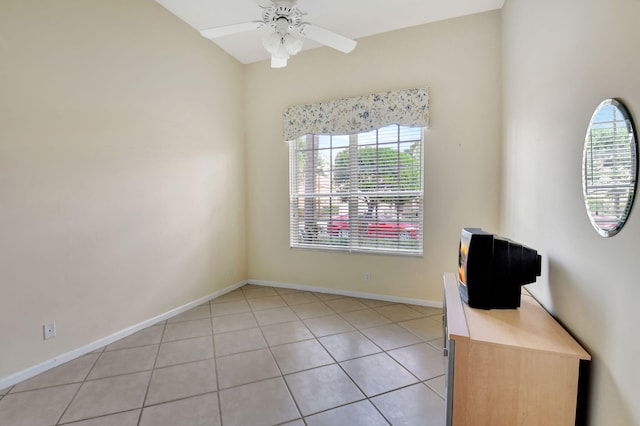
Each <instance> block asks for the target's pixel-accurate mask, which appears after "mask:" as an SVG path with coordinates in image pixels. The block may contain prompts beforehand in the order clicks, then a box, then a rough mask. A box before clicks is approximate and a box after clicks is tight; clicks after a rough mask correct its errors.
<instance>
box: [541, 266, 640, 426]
mask: <svg viewBox="0 0 640 426" xmlns="http://www.w3.org/2000/svg"><path fill="white" fill-rule="evenodd" d="M548 271H549V273H548V277H549V294H550V296H549V297H550V299H551V303H552V306H553V309H554V311H555V312H552V313H551V314H552V315H553V316H554V318H555V319H556V320H557V321H558V322H559V323H560V324H561V325H562V326H563V327H564V328H565V329H566V330H567V331H568V332H569V333H570V334H571V335H572V336H573V338H574V339H576V340H577V341H578V343H580V344H581V345H582V346H583V347H584V348H585V350H586V351H587V352H589V354H590V355H591V362H585V361H583V362H582V363H581V365H580V383H579V385H578V408H577V416H576V425H587V424H591V423H593V422H591V423H589V419H594V418H596V417H598V418H602V417H603V415H605V416H608V417H609V418H611V416H612V415H613V416H615V417H613V418H611V420H612V423H611V424H616V425H621V426H622V425H629V426H631V425H633V424H634V422H633V416H632V412H631V410H630V407H629V406H628V399H627V398H625V397H624V396H623V395H622V394H621V393H620V389H619V388H618V387H617V386H616V383H615V381H614V380H613V375H612V374H611V371H610V369H609V368H608V367H607V364H606V361H604V360H603V357H602V355H601V353H598V352H595V351H594V348H592V347H590V346H589V344H588V342H587V341H585V340H588V341H590V342H599V343H598V347H599V348H610V347H611V346H610V343H608V342H607V340H608V337H609V336H608V333H607V332H606V330H608V329H609V328H608V326H607V315H606V313H605V312H604V311H603V310H602V304H601V303H598V301H597V300H589V298H587V294H586V293H585V292H584V291H580V284H579V280H577V279H576V278H575V277H573V276H571V275H570V274H569V273H568V271H567V269H565V268H564V267H563V266H562V264H560V263H559V262H556V261H554V260H553V259H549V269H548ZM558 312H560V313H562V312H568V313H569V314H570V315H565V317H566V318H574V320H573V321H575V318H578V321H585V320H586V319H587V318H588V321H589V324H588V328H589V338H588V339H585V340H583V339H580V338H579V337H578V336H575V335H573V333H572V332H571V328H570V327H568V326H567V325H566V324H565V323H564V322H563V321H562V319H561V318H558V317H556V313H558ZM571 314H572V315H573V316H572V315H571ZM596 400H597V401H599V402H600V406H606V407H615V409H613V411H612V412H611V413H600V415H599V416H595V417H594V413H592V410H591V407H594V406H595V404H594V402H595V401H596ZM604 400H607V402H606V403H604ZM603 403H604V405H602V404H603ZM614 419H615V420H614Z"/></svg>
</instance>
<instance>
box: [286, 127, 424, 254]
mask: <svg viewBox="0 0 640 426" xmlns="http://www.w3.org/2000/svg"><path fill="white" fill-rule="evenodd" d="M289 144H290V206H291V221H290V224H291V229H290V239H291V246H292V247H298V248H315V249H327V250H339V251H356V252H377V253H393V254H407V255H421V254H422V246H423V244H422V235H423V232H422V224H423V213H422V212H423V180H424V179H423V158H422V156H423V132H422V128H421V127H408V126H399V125H396V124H393V125H388V126H385V127H382V128H379V129H374V130H371V131H367V132H361V133H357V134H352V135H314V134H307V135H305V136H302V137H299V138H298V139H295V140H292V141H290V142H289Z"/></svg>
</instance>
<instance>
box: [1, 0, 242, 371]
mask: <svg viewBox="0 0 640 426" xmlns="http://www.w3.org/2000/svg"><path fill="white" fill-rule="evenodd" d="M0 58H2V66H0V94H1V95H0V325H1V327H0V342H1V343H0V346H1V347H2V349H1V350H0V378H2V377H5V376H7V375H9V374H11V373H15V372H17V371H20V370H23V369H25V368H27V367H31V366H33V365H35V364H37V363H39V362H42V361H45V360H50V359H52V358H54V357H55V356H57V355H59V354H62V353H66V352H68V351H71V350H74V349H77V348H79V347H82V346H83V345H86V344H88V343H90V342H93V341H96V340H98V339H100V338H103V337H105V336H108V335H110V334H112V333H114V332H117V331H120V330H122V329H125V328H126V327H129V326H131V325H134V324H137V323H139V322H141V321H144V320H147V319H149V318H153V317H154V316H156V315H159V314H162V313H165V312H167V311H169V310H171V309H172V308H175V307H178V306H181V305H183V304H185V303H188V302H191V301H193V300H196V299H198V298H200V297H203V296H206V295H208V294H211V293H212V292H214V291H216V290H218V289H221V288H224V287H226V286H228V285H230V284H232V283H236V282H239V281H242V280H244V279H245V278H246V269H245V268H246V257H245V256H246V247H245V241H246V236H245V218H244V204H245V201H244V194H245V190H244V148H243V138H244V136H243V123H242V117H243V106H242V102H243V82H244V80H243V78H244V77H243V67H242V66H241V65H240V64H239V63H238V62H236V61H235V60H233V59H232V58H231V57H229V56H228V55H226V54H225V53H224V52H222V51H221V50H219V49H218V48H216V47H215V46H214V45H213V44H212V43H211V42H209V41H207V40H205V39H203V38H201V37H200V36H199V35H198V34H197V32H196V31H194V30H192V29H190V28H189V27H188V26H187V25H185V24H184V23H182V22H181V21H179V20H178V19H176V18H175V17H174V16H172V15H171V14H170V13H169V12H167V11H166V10H164V9H163V8H162V7H160V6H159V5H158V4H156V3H155V2H153V1H152V0H137V1H130V0H92V1H82V0H75V1H73V0H57V1H37V0H3V1H2V2H0ZM228 272H231V274H230V276H229V274H228ZM53 320H55V321H56V322H57V327H58V337H57V338H55V339H53V340H48V341H46V342H45V341H43V338H42V325H43V324H44V323H45V322H48V321H53Z"/></svg>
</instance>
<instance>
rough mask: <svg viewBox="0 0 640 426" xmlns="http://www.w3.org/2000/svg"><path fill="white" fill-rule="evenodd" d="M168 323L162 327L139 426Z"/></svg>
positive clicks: (139, 417)
mask: <svg viewBox="0 0 640 426" xmlns="http://www.w3.org/2000/svg"><path fill="white" fill-rule="evenodd" d="M167 324H168V321H166V320H165V321H164V324H163V326H162V333H160V342H159V343H158V349H157V350H156V356H155V359H154V360H153V367H152V368H151V374H150V375H149V382H148V383H147V389H146V390H145V392H144V398H143V399H142V406H141V407H140V413H139V414H138V422H137V423H136V424H137V425H139V424H140V422H141V421H142V413H143V412H144V409H145V407H146V403H147V397H148V396H149V389H151V381H152V380H153V376H154V373H155V370H156V365H157V364H158V355H159V354H160V348H161V347H162V339H164V333H165V331H166V330H167Z"/></svg>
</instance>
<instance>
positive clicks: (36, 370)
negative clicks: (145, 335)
mask: <svg viewBox="0 0 640 426" xmlns="http://www.w3.org/2000/svg"><path fill="white" fill-rule="evenodd" d="M247 283H248V281H240V282H238V283H236V284H233V285H231V286H229V287H226V288H224V289H222V290H218V291H214V292H213V293H211V294H209V295H207V296H204V297H201V298H199V299H196V300H194V301H192V302H189V303H187V304H185V305H182V306H179V307H177V308H174V309H171V310H170V311H167V312H165V313H163V314H160V315H157V316H155V317H153V318H150V319H148V320H145V321H142V322H140V323H138V324H135V325H132V326H131V327H128V328H125V329H123V330H120V331H117V332H115V333H113V334H112V335H110V336H107V337H103V338H102V339H98V340H96V341H95V342H92V343H89V344H88V345H85V346H82V347H80V348H77V349H74V350H72V351H69V352H66V353H63V354H60V355H58V356H56V357H54V358H52V359H49V360H47V361H44V362H41V363H40V364H37V365H34V366H33V367H29V368H27V369H25V370H22V371H18V372H17V373H14V374H11V375H9V376H7V377H3V378H1V379H0V389H5V388H8V387H9V386H13V385H15V384H16V383H20V382H22V381H24V380H27V379H30V378H32V377H34V376H36V375H38V374H40V373H44V372H45V371H47V370H50V369H51V368H53V367H57V366H58V365H60V364H63V363H65V362H68V361H71V360H73V359H76V358H78V357H80V356H82V355H85V354H88V353H89V352H93V351H95V350H96V349H100V348H101V347H103V346H106V345H108V344H111V343H113V342H115V341H116V340H120V339H122V338H124V337H127V336H130V335H132V334H133V333H136V332H138V331H140V330H142V329H143V328H146V327H149V326H150V325H153V324H156V323H158V322H160V321H164V320H167V319H169V318H171V317H174V316H176V315H178V314H181V313H183V312H186V311H188V310H189V309H193V308H195V307H196V306H198V305H201V304H203V303H205V302H208V301H210V300H213V299H215V298H217V297H220V296H222V295H223V294H226V293H229V292H230V291H233V290H235V289H237V288H240V287H242V286H243V285H245V284H247Z"/></svg>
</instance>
